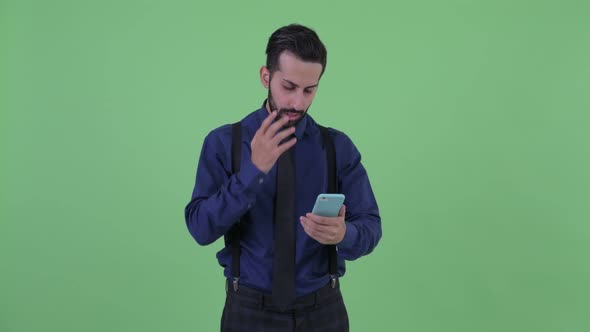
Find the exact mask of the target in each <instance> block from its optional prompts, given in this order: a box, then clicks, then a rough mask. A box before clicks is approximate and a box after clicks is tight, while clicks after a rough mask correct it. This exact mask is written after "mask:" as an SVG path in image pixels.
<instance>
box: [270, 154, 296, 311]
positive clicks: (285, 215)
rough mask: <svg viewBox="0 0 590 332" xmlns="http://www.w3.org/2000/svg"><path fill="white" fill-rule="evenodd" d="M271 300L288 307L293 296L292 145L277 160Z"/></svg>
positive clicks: (282, 306)
mask: <svg viewBox="0 0 590 332" xmlns="http://www.w3.org/2000/svg"><path fill="white" fill-rule="evenodd" d="M274 222H275V226H274V227H275V228H274V237H275V238H274V246H275V253H274V260H273V272H272V277H273V281H272V301H273V303H274V304H275V305H276V306H277V307H278V308H279V309H280V310H283V311H284V310H286V309H288V308H289V307H290V306H291V304H292V303H293V300H294V299H295V165H294V160H293V152H292V149H289V150H287V151H285V152H284V153H283V154H282V155H281V156H280V157H279V160H278V161H277V195H276V201H275V220H274Z"/></svg>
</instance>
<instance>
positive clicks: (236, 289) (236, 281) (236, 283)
mask: <svg viewBox="0 0 590 332" xmlns="http://www.w3.org/2000/svg"><path fill="white" fill-rule="evenodd" d="M238 281H240V277H234V280H233V281H232V284H233V285H234V292H237V291H238Z"/></svg>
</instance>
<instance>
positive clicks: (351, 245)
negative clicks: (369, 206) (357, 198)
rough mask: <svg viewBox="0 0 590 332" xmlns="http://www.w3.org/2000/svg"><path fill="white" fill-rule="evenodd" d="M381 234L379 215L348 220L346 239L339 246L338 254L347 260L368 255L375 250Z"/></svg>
mask: <svg viewBox="0 0 590 332" xmlns="http://www.w3.org/2000/svg"><path fill="white" fill-rule="evenodd" d="M381 234H382V233H381V218H380V217H379V214H378V213H375V214H366V215H359V216H353V217H351V218H349V219H347V220H346V233H345V235H344V239H343V240H342V241H341V242H340V243H339V244H338V245H337V247H338V254H339V255H340V256H342V257H343V258H344V259H346V260H355V259H357V258H359V257H361V256H364V255H367V254H369V253H371V252H372V251H373V249H375V247H376V246H377V244H378V243H379V240H380V239H381Z"/></svg>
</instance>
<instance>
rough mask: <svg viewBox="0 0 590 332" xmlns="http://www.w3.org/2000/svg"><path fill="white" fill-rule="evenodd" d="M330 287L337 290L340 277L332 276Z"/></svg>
mask: <svg viewBox="0 0 590 332" xmlns="http://www.w3.org/2000/svg"><path fill="white" fill-rule="evenodd" d="M330 279H331V281H330V287H332V288H335V287H336V282H337V281H338V275H337V274H331V275H330Z"/></svg>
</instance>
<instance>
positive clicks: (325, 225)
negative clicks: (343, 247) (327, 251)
mask: <svg viewBox="0 0 590 332" xmlns="http://www.w3.org/2000/svg"><path fill="white" fill-rule="evenodd" d="M343 201H344V195H340V194H320V195H319V196H318V198H317V200H316V205H315V206H314V209H313V211H314V212H316V213H320V214H323V215H324V216H321V215H318V214H316V213H307V214H306V215H305V216H301V217H300V218H299V220H300V222H301V225H302V226H303V230H304V231H305V233H307V235H309V236H310V237H311V238H313V239H314V240H316V241H318V242H319V243H321V244H338V243H340V242H341V241H342V239H344V234H346V223H345V219H344V217H345V216H346V206H345V205H343V204H342V202H343ZM338 207H340V209H339V210H337V209H338ZM336 211H338V215H337V216H326V215H336Z"/></svg>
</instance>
